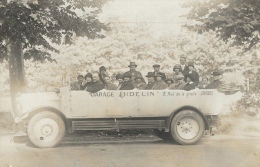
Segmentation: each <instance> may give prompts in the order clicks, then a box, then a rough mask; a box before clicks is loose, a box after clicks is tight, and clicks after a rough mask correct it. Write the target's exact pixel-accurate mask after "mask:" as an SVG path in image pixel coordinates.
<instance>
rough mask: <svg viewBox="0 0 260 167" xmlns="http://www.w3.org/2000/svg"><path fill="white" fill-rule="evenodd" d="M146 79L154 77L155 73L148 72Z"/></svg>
mask: <svg viewBox="0 0 260 167" xmlns="http://www.w3.org/2000/svg"><path fill="white" fill-rule="evenodd" d="M146 77H154V73H153V72H148V73H147V75H146Z"/></svg>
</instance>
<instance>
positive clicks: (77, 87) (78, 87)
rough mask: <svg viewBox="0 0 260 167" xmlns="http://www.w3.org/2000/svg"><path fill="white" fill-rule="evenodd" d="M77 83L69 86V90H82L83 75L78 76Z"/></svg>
mask: <svg viewBox="0 0 260 167" xmlns="http://www.w3.org/2000/svg"><path fill="white" fill-rule="evenodd" d="M77 80H78V81H77V82H74V83H72V84H71V85H70V88H71V90H83V80H84V77H83V75H78V77H77Z"/></svg>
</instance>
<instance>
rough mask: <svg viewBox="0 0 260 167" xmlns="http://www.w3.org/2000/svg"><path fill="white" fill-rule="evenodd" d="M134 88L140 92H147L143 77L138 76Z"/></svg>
mask: <svg viewBox="0 0 260 167" xmlns="http://www.w3.org/2000/svg"><path fill="white" fill-rule="evenodd" d="M134 87H135V89H138V90H145V89H146V83H144V82H143V81H142V76H140V75H137V76H136V77H135V82H134Z"/></svg>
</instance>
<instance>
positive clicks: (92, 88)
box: [85, 72, 104, 93]
mask: <svg viewBox="0 0 260 167" xmlns="http://www.w3.org/2000/svg"><path fill="white" fill-rule="evenodd" d="M98 74H99V73H98V72H95V73H94V74H93V82H92V84H91V85H89V86H87V87H86V88H85V90H86V91H88V92H91V93H96V92H98V91H100V90H102V89H104V85H103V84H102V82H101V81H100V80H99V75H98Z"/></svg>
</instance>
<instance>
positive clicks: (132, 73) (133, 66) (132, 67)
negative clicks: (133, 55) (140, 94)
mask: <svg viewBox="0 0 260 167" xmlns="http://www.w3.org/2000/svg"><path fill="white" fill-rule="evenodd" d="M128 67H129V69H130V70H129V71H127V72H125V73H124V75H130V76H131V80H132V82H133V83H134V82H135V77H136V76H137V75H141V76H142V74H141V73H140V72H139V71H136V67H137V65H136V64H135V62H130V64H129V66H128ZM142 81H143V82H144V83H146V82H145V80H144V78H143V76H142Z"/></svg>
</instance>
